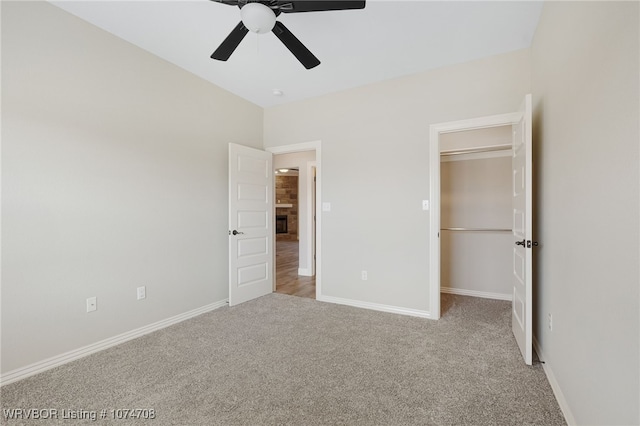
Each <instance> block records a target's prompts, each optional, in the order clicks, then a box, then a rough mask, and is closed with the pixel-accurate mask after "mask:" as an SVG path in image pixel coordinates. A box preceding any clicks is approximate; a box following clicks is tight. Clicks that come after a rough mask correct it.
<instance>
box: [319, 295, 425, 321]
mask: <svg viewBox="0 0 640 426" xmlns="http://www.w3.org/2000/svg"><path fill="white" fill-rule="evenodd" d="M317 300H319V301H320V302H329V303H337V304H338V305H348V306H354V307H356V308H364V309H372V310H374V311H382V312H390V313H393V314H400V315H409V316H412V317H420V318H431V313H430V312H429V311H421V310H419V309H410V308H400V307H398V306H390V305H382V304H378V303H370V302H361V301H359V300H351V299H342V298H340V297H331V296H318V298H317Z"/></svg>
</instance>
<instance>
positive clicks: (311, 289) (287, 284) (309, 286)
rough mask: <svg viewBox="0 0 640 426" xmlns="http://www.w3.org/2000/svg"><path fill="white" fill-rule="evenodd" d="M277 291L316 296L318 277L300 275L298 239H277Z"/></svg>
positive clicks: (313, 297)
mask: <svg viewBox="0 0 640 426" xmlns="http://www.w3.org/2000/svg"><path fill="white" fill-rule="evenodd" d="M276 293H282V294H289V295H292V296H300V297H308V298H310V299H315V298H316V277H305V276H303V275H298V242H297V241H276Z"/></svg>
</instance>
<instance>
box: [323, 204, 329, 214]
mask: <svg viewBox="0 0 640 426" xmlns="http://www.w3.org/2000/svg"><path fill="white" fill-rule="evenodd" d="M322 211H323V212H330V211H331V203H322Z"/></svg>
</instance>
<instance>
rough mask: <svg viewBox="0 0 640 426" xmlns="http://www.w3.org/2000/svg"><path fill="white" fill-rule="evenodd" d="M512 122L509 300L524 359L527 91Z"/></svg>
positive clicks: (529, 342)
mask: <svg viewBox="0 0 640 426" xmlns="http://www.w3.org/2000/svg"><path fill="white" fill-rule="evenodd" d="M519 112H520V113H521V114H522V115H521V118H520V119H519V121H518V122H517V123H514V124H513V162H512V171H513V243H514V246H513V302H512V306H513V308H512V316H511V317H512V318H511V328H512V330H513V334H514V336H515V338H516V341H517V343H518V347H519V348H520V352H522V356H523V357H524V360H525V363H527V364H528V365H531V364H532V358H533V328H532V321H533V316H532V311H533V288H532V287H533V274H532V267H533V265H532V259H533V256H532V253H531V252H532V241H531V240H532V238H533V235H532V234H533V217H532V214H533V203H532V185H533V180H532V168H531V166H532V158H531V156H532V149H531V148H532V147H531V144H532V132H531V124H532V118H531V95H527V96H526V97H525V99H524V101H523V103H522V105H521V107H520V111H519Z"/></svg>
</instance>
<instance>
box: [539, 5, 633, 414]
mask: <svg viewBox="0 0 640 426" xmlns="http://www.w3.org/2000/svg"><path fill="white" fill-rule="evenodd" d="M638 15H639V10H638V2H624V3H617V2H547V3H546V4H545V7H544V10H543V13H542V17H541V21H540V24H539V26H538V30H537V33H536V36H535V38H534V43H533V47H532V63H533V71H532V85H533V94H534V122H535V128H534V138H535V140H534V143H535V145H534V146H537V148H536V155H535V162H536V164H537V167H536V170H535V174H536V176H537V178H536V182H535V184H536V186H537V188H538V190H537V194H536V201H537V202H536V204H537V211H538V217H537V220H536V229H537V232H536V234H537V235H536V238H537V239H538V240H539V241H540V243H541V246H540V247H539V249H538V251H537V254H538V256H537V259H536V260H537V263H536V265H537V269H536V271H535V276H536V283H537V287H536V291H535V293H536V294H535V295H536V299H535V300H536V306H537V310H536V313H535V314H536V315H535V316H536V318H537V321H536V332H535V334H536V337H537V339H538V342H539V344H540V348H541V349H542V353H543V355H544V359H545V361H546V363H547V364H546V366H547V368H548V369H549V370H550V371H552V372H553V376H555V379H556V381H557V384H558V387H559V389H560V390H561V393H562V395H559V396H560V399H564V400H565V401H566V407H568V418H569V420H570V421H575V422H576V423H577V424H592V425H595V424H598V425H600V424H608V425H613V424H618V425H622V424H629V425H630V424H639V423H640V414H639V413H638V410H639V406H640V391H639V380H640V371H639V360H640V354H639V350H638V342H639V336H640V329H639V325H640V318H639V312H640V311H639V300H638V297H639V295H638V283H639V282H640V276H639V271H638V265H639V258H640V253H639V244H638V235H639V223H638V221H639V218H640V210H639V207H640V206H639V201H640V198H639V192H640V182H639V173H638V170H639V169H640V167H639V164H640V161H639V142H638V141H639V140H640V134H639V130H638V126H639V118H638V117H639V115H640V111H639V98H638V94H639V87H638V76H639V72H640V70H639V67H638V61H639V56H638V52H639V50H640V46H639V44H638V39H639V34H638V24H639V22H638ZM549 313H551V314H553V331H550V330H549V329H548V327H547V321H546V318H547V315H548V314H549Z"/></svg>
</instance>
